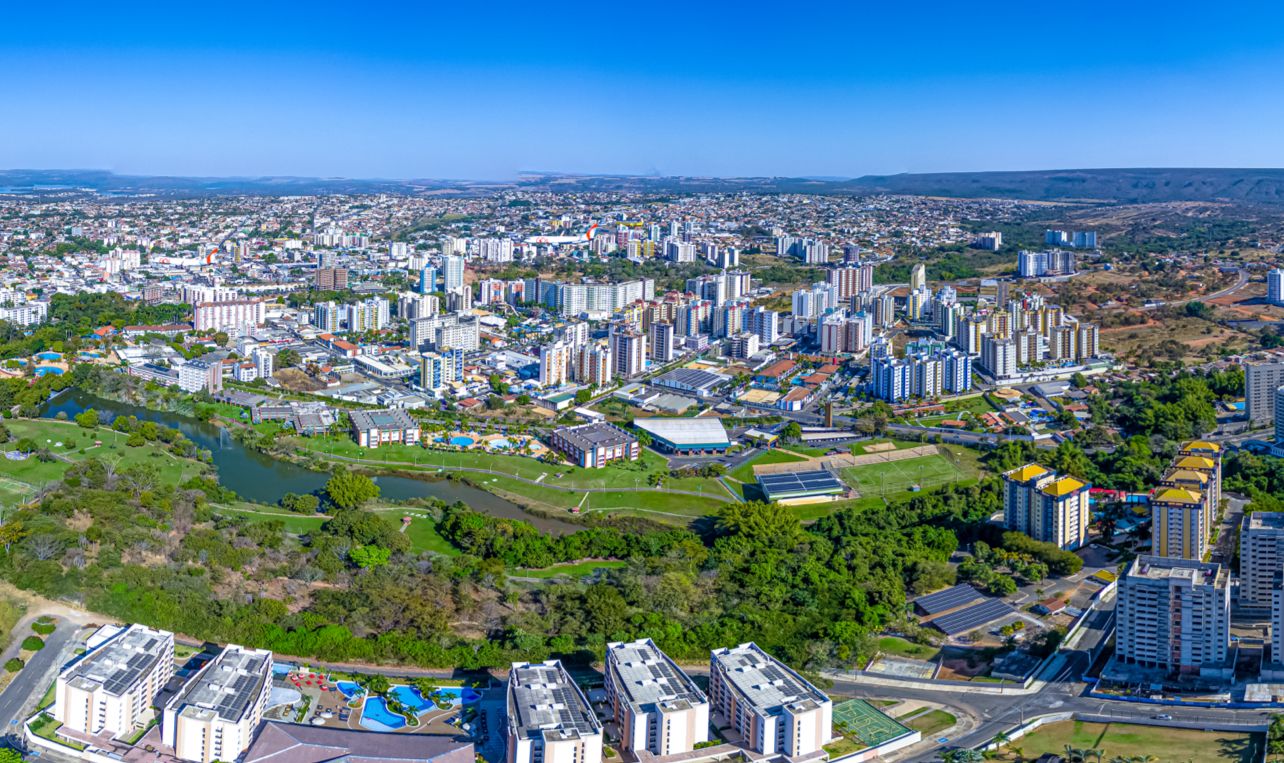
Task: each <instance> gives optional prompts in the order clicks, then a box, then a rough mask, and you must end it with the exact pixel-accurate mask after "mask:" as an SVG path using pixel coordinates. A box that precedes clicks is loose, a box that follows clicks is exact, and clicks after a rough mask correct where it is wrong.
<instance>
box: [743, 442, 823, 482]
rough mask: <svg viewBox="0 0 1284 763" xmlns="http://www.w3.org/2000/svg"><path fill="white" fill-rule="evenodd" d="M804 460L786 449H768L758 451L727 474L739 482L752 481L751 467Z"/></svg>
mask: <svg viewBox="0 0 1284 763" xmlns="http://www.w3.org/2000/svg"><path fill="white" fill-rule="evenodd" d="M805 460H806V459H805V458H803V457H802V456H799V455H797V454H794V453H789V452H787V451H783V450H768V451H764V452H762V453H759V454H758V455H756V456H754V457H753V458H751V459H749V460H748V461H746V462H744V463H743V464H741V465H740V466H737V467H736V468H735V469H733V470H732V471H730V472H728V473H727V476H728V477H730V478H732V479H734V480H738V481H740V482H754V481H755V480H756V478H755V477H754V473H753V468H754V467H755V466H758V465H765V464H792V463H797V462H799V461H805Z"/></svg>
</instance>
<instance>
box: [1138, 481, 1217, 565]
mask: <svg viewBox="0 0 1284 763" xmlns="http://www.w3.org/2000/svg"><path fill="white" fill-rule="evenodd" d="M1205 503H1206V501H1205V500H1204V495H1203V494H1202V493H1200V492H1198V491H1195V490H1187V489H1185V488H1180V487H1165V486H1160V487H1158V488H1156V489H1155V494H1154V495H1153V496H1152V497H1151V499H1150V519H1151V522H1152V524H1153V527H1152V530H1151V533H1152V542H1153V546H1154V548H1153V551H1154V554H1155V556H1166V557H1173V558H1177V559H1192V560H1194V561H1202V560H1203V558H1204V555H1205V554H1207V553H1208V535H1209V525H1208V522H1207V521H1206V517H1207V515H1206V513H1205Z"/></svg>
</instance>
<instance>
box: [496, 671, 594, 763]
mask: <svg viewBox="0 0 1284 763" xmlns="http://www.w3.org/2000/svg"><path fill="white" fill-rule="evenodd" d="M507 697H508V757H507V763H602V724H601V723H599V722H598V720H597V713H595V712H593V707H592V705H590V704H589V701H588V698H587V697H585V696H584V693H583V692H582V691H580V687H579V686H577V685H576V683H575V681H574V679H572V678H571V676H570V674H569V673H567V672H566V669H565V668H563V667H562V663H561V662H560V661H559V660H550V661H548V662H543V663H529V662H515V663H513V667H512V669H511V670H509V671H508V692H507Z"/></svg>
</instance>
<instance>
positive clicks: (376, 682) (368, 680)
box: [361, 673, 392, 695]
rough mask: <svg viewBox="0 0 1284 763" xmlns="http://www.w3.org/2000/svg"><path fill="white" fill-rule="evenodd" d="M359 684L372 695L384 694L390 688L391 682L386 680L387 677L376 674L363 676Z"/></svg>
mask: <svg viewBox="0 0 1284 763" xmlns="http://www.w3.org/2000/svg"><path fill="white" fill-rule="evenodd" d="M361 684H362V685H363V686H365V687H366V691H367V692H369V693H370V694H372V695H373V694H386V693H387V692H388V690H389V689H391V688H392V682H391V681H389V680H388V677H387V676H384V675H380V674H378V673H375V674H373V675H368V676H365V677H364V678H363V679H362V680H361Z"/></svg>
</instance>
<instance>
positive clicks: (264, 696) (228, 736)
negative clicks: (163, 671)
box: [161, 644, 272, 763]
mask: <svg viewBox="0 0 1284 763" xmlns="http://www.w3.org/2000/svg"><path fill="white" fill-rule="evenodd" d="M271 691H272V653H271V652H269V651H267V650H265V649H246V648H245V647H241V646H236V645H235V644H228V645H227V646H226V647H225V648H224V649H223V651H222V652H220V653H219V655H218V657H216V658H214V659H213V660H211V661H210V662H209V663H207V664H206V665H205V667H203V668H201V669H200V671H199V672H197V673H196V675H194V676H192V678H191V679H189V680H188V682H187V683H186V684H185V685H184V686H183V688H182V689H180V690H179V692H178V694H175V695H174V697H173V699H171V700H170V701H169V703H168V704H166V705H165V713H164V717H163V718H162V719H161V742H163V743H164V744H165V745H168V746H170V747H173V748H174V755H175V756H176V757H178V758H180V759H182V760H190V761H195V763H210V761H214V760H236V759H237V758H239V757H240V756H241V753H243V752H245V751H246V750H247V749H248V748H249V746H250V742H251V741H253V739H254V732H255V730H256V729H258V726H259V723H260V722H261V721H262V720H263V711H264V710H265V709H266V708H267V701H268V695H269V694H270V693H271Z"/></svg>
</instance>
